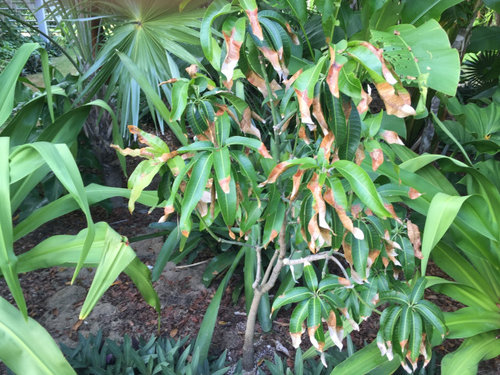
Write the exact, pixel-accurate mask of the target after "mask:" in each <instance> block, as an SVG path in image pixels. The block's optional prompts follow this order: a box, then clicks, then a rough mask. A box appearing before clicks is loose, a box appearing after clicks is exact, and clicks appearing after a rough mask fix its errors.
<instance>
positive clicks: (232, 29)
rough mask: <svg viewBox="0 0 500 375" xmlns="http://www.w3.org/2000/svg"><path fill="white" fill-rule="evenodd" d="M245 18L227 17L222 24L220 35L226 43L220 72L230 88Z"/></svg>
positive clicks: (243, 32)
mask: <svg viewBox="0 0 500 375" xmlns="http://www.w3.org/2000/svg"><path fill="white" fill-rule="evenodd" d="M245 26H246V19H245V18H239V19H235V18H233V17H231V18H228V19H227V20H226V21H225V22H224V24H223V25H222V35H223V36H224V41H225V43H226V51H227V53H226V57H225V58H224V61H223V62H222V66H221V69H220V71H221V73H222V74H224V76H226V81H224V85H225V86H226V87H227V88H228V89H229V90H230V89H231V87H232V83H233V82H232V81H233V73H234V69H235V68H236V65H237V64H238V60H239V59H240V49H241V45H242V44H243V41H244V39H245Z"/></svg>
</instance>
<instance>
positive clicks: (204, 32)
mask: <svg viewBox="0 0 500 375" xmlns="http://www.w3.org/2000/svg"><path fill="white" fill-rule="evenodd" d="M222 4H223V3H221V2H215V1H214V2H213V3H212V4H210V5H209V6H208V8H207V10H206V12H205V15H204V16H203V21H202V23H201V28H200V43H201V48H202V49H203V53H204V54H205V57H206V58H207V60H208V61H209V62H210V64H211V65H212V66H213V67H214V68H215V69H217V70H219V69H220V60H221V49H220V47H219V45H218V44H217V42H216V40H215V39H214V38H213V37H212V23H213V22H214V20H215V19H216V18H217V17H219V16H221V15H224V14H228V13H231V4H224V5H222Z"/></svg>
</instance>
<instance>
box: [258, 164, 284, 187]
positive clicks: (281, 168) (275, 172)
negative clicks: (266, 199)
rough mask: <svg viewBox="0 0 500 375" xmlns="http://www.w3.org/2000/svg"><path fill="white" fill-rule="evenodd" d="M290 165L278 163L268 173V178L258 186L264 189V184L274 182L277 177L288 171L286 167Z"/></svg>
mask: <svg viewBox="0 0 500 375" xmlns="http://www.w3.org/2000/svg"><path fill="white" fill-rule="evenodd" d="M289 165H290V161H288V160H287V161H282V162H281V163H279V164H278V165H277V166H276V167H274V168H273V170H272V171H271V173H269V177H267V180H265V181H264V182H262V183H260V184H259V187H264V186H265V185H266V184H273V183H275V182H276V180H277V179H278V177H279V176H280V175H281V174H282V173H283V172H284V171H286V170H287V169H288V166H289Z"/></svg>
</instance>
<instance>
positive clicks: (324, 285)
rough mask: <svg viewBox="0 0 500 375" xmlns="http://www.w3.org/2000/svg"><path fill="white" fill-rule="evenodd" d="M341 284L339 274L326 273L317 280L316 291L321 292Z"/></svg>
mask: <svg viewBox="0 0 500 375" xmlns="http://www.w3.org/2000/svg"><path fill="white" fill-rule="evenodd" d="M341 285H342V284H341V283H340V280H339V276H335V275H327V276H326V277H324V278H323V279H321V281H320V282H319V286H318V293H323V292H326V291H328V290H331V289H335V288H337V287H339V286H341Z"/></svg>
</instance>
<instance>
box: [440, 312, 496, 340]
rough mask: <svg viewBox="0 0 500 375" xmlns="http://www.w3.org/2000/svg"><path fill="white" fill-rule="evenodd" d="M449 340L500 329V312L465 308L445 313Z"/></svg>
mask: <svg viewBox="0 0 500 375" xmlns="http://www.w3.org/2000/svg"><path fill="white" fill-rule="evenodd" d="M443 315H444V320H445V322H446V327H447V328H448V334H447V335H446V337H447V338H450V339H456V338H467V337H472V336H475V335H478V334H480V333H484V332H488V331H496V330H498V329H500V312H498V311H495V312H494V311H487V310H483V309H480V308H477V307H465V308H463V309H460V310H457V311H454V312H445V313H443Z"/></svg>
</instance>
